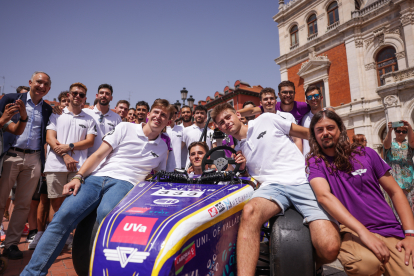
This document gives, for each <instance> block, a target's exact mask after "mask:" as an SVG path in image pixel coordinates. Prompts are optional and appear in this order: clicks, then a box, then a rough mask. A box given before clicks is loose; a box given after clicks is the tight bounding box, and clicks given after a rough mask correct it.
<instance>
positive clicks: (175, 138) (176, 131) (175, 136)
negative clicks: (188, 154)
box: [167, 105, 184, 172]
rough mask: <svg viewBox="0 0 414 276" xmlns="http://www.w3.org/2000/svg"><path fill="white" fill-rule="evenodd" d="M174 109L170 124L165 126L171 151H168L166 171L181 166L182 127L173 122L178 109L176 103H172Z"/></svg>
mask: <svg viewBox="0 0 414 276" xmlns="http://www.w3.org/2000/svg"><path fill="white" fill-rule="evenodd" d="M174 111H175V112H174V114H173V116H172V119H171V124H170V125H169V126H167V134H168V136H169V137H170V139H171V147H172V151H170V154H169V155H168V160H167V172H172V171H174V169H176V168H181V145H182V144H181V143H182V141H183V131H184V127H183V126H181V125H177V124H176V123H175V120H176V119H177V116H178V111H179V110H178V107H177V106H176V105H174Z"/></svg>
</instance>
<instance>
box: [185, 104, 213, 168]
mask: <svg viewBox="0 0 414 276" xmlns="http://www.w3.org/2000/svg"><path fill="white" fill-rule="evenodd" d="M206 119H207V108H206V107H205V106H204V105H197V106H196V107H195V108H194V124H193V125H191V126H189V127H187V128H185V129H184V131H183V142H182V148H186V149H188V147H189V146H190V144H191V143H192V142H198V141H200V137H201V134H202V133H203V130H204V126H205V123H206ZM213 134H214V131H212V130H211V129H210V128H207V138H206V143H207V146H208V148H209V149H212V148H214V147H216V141H215V140H214V139H213ZM185 165H186V168H187V167H188V166H189V165H190V159H189V158H188V154H187V160H186V164H185Z"/></svg>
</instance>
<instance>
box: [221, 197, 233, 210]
mask: <svg viewBox="0 0 414 276" xmlns="http://www.w3.org/2000/svg"><path fill="white" fill-rule="evenodd" d="M223 204H224V205H225V206H226V209H227V210H230V209H231V207H233V204H231V202H230V200H229V199H228V198H226V199H225V200H223Z"/></svg>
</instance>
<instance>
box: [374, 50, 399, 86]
mask: <svg viewBox="0 0 414 276" xmlns="http://www.w3.org/2000/svg"><path fill="white" fill-rule="evenodd" d="M376 62H377V75H378V86H381V85H384V80H383V79H381V77H382V76H383V75H384V74H387V73H389V72H395V71H398V63H397V58H396V57H395V49H394V47H387V48H384V49H382V50H381V51H380V52H379V53H378V55H377V58H376Z"/></svg>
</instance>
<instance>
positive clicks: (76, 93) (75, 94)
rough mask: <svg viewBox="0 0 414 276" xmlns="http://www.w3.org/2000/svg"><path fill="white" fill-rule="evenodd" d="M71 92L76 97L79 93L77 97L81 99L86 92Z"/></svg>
mask: <svg viewBox="0 0 414 276" xmlns="http://www.w3.org/2000/svg"><path fill="white" fill-rule="evenodd" d="M70 93H71V94H72V96H73V97H77V96H78V95H79V97H80V98H81V99H83V98H85V96H86V94H85V93H79V92H70Z"/></svg>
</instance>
